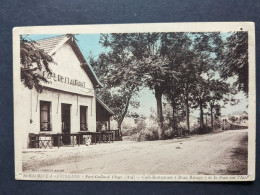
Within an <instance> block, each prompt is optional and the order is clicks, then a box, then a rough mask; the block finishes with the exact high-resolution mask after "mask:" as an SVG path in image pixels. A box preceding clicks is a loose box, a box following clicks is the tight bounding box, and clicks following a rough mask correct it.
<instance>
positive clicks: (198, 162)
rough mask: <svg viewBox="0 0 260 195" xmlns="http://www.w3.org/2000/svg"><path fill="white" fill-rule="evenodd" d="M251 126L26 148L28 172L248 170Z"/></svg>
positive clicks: (232, 172) (233, 172) (214, 172)
mask: <svg viewBox="0 0 260 195" xmlns="http://www.w3.org/2000/svg"><path fill="white" fill-rule="evenodd" d="M247 135H248V130H230V131H221V132H218V133H212V134H206V135H195V136H192V137H187V138H181V139H172V140H160V141H146V142H132V141H122V142H114V143H110V144H109V143H106V144H100V145H91V146H83V145H81V146H80V147H78V146H75V147H66V148H65V147H62V148H60V149H29V150H28V149H27V150H25V151H24V152H23V170H24V171H25V172H32V171H44V172H64V173H88V174H165V175H166V174H172V175H185V174H189V175H190V174H193V175H197V174H203V175H206V174H210V175H225V174H226V175H240V174H241V175H243V174H247Z"/></svg>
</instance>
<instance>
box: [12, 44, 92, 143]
mask: <svg viewBox="0 0 260 195" xmlns="http://www.w3.org/2000/svg"><path fill="white" fill-rule="evenodd" d="M53 58H54V61H55V62H56V63H57V64H52V65H51V69H52V71H53V72H54V73H55V74H60V75H63V76H68V77H70V78H71V79H77V80H81V81H84V82H85V83H86V87H87V88H90V89H93V90H92V92H91V93H85V91H84V90H83V91H81V89H80V88H78V89H76V88H77V86H71V85H68V84H66V83H57V85H55V84H54V83H53V84H54V85H55V87H53V88H54V89H52V88H46V89H44V90H43V92H42V93H38V92H37V91H36V90H35V89H33V90H29V89H27V88H25V87H24V86H23V85H22V84H21V83H19V85H20V86H19V92H18V93H16V94H19V97H18V98H15V101H16V103H15V123H17V124H15V128H16V131H21V132H23V133H19V135H22V137H23V148H27V147H28V134H29V133H40V101H41V100H43V101H50V102H51V117H50V118H51V124H52V131H47V132H45V133H61V104H62V103H66V104H71V133H75V132H79V131H80V106H81V105H82V106H87V107H88V110H87V112H88V113H87V122H88V129H89V131H96V100H95V96H94V88H93V84H92V82H91V80H90V79H89V77H88V76H87V74H86V73H85V72H84V70H83V69H82V68H81V67H80V62H79V60H78V58H77V56H76V55H75V53H74V51H73V50H72V48H71V46H70V45H68V44H65V45H63V46H62V47H61V48H60V49H58V50H57V51H56V54H55V55H54V56H53ZM53 84H49V85H47V86H48V87H52V86H53ZM59 88H60V89H61V90H58V89H59ZM70 89H71V91H72V92H74V93H70V92H67V90H70ZM74 89H76V90H74ZM64 90H65V91H64ZM77 90H80V93H79V94H75V91H77ZM82 94H85V95H82ZM17 129H18V130H17Z"/></svg>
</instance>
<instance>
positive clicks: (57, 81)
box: [41, 71, 94, 96]
mask: <svg viewBox="0 0 260 195" xmlns="http://www.w3.org/2000/svg"><path fill="white" fill-rule="evenodd" d="M42 76H43V77H44V78H46V79H47V80H48V82H47V83H44V82H43V83H41V84H42V85H43V86H46V87H50V88H53V89H58V90H62V91H68V92H71V93H76V94H81V95H87V96H94V89H93V88H88V87H87V84H86V82H85V81H82V80H77V79H75V78H70V77H68V76H65V75H60V74H55V73H52V74H50V73H48V72H47V71H42Z"/></svg>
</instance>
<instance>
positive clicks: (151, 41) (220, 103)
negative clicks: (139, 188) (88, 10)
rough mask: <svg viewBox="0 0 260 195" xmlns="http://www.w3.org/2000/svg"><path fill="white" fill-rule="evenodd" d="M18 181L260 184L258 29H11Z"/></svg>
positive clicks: (149, 26) (180, 26)
mask: <svg viewBox="0 0 260 195" xmlns="http://www.w3.org/2000/svg"><path fill="white" fill-rule="evenodd" d="M13 86H14V135H15V137H14V138H15V140H14V143H15V178H16V179H18V180H58V181H63V180H74V181H252V180H254V179H255V131H256V129H255V120H256V118H255V117H256V116H255V109H256V106H255V90H256V87H255V29H254V23H250V22H232V23H224V22H223V23H162V24H117V25H112V24H111V25H82V26H46V27H44V26H42V27H17V28H14V29H13Z"/></svg>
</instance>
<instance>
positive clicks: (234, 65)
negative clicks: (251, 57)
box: [220, 31, 248, 94]
mask: <svg viewBox="0 0 260 195" xmlns="http://www.w3.org/2000/svg"><path fill="white" fill-rule="evenodd" d="M220 70H221V71H220V72H221V77H222V78H223V79H225V80H226V79H228V78H230V77H234V76H236V77H237V78H236V81H235V83H234V84H235V85H236V86H237V87H238V89H239V90H241V91H243V92H244V93H245V94H248V33H247V32H243V31H241V32H234V33H232V35H231V36H229V37H228V38H227V40H226V44H225V53H224V56H223V57H222V65H221V69H220Z"/></svg>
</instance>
